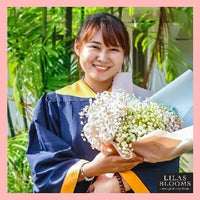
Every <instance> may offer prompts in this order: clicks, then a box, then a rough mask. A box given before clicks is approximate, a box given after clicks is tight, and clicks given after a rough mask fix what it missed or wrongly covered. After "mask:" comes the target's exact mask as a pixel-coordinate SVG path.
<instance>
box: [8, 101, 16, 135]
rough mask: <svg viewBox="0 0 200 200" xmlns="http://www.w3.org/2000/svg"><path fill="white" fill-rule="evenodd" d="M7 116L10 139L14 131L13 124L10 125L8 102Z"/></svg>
mask: <svg viewBox="0 0 200 200" xmlns="http://www.w3.org/2000/svg"><path fill="white" fill-rule="evenodd" d="M7 116H8V127H9V130H10V135H11V137H14V136H15V131H14V127H13V123H12V118H11V114H10V108H9V104H8V101H7Z"/></svg>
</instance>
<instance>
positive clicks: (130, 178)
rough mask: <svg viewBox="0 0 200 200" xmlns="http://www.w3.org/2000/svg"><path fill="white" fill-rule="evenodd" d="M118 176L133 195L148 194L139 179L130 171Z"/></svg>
mask: <svg viewBox="0 0 200 200" xmlns="http://www.w3.org/2000/svg"><path fill="white" fill-rule="evenodd" d="M120 175H121V176H122V177H123V179H124V180H125V181H126V182H127V183H128V185H129V186H130V187H131V189H132V190H133V191H134V192H135V193H150V191H149V190H148V189H147V187H146V186H145V185H144V183H143V182H142V181H141V180H140V178H139V177H138V176H137V175H136V174H135V173H134V172H132V171H131V170H128V171H126V172H120Z"/></svg>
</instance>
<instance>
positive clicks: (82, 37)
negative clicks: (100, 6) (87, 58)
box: [77, 13, 130, 57]
mask: <svg viewBox="0 0 200 200" xmlns="http://www.w3.org/2000/svg"><path fill="white" fill-rule="evenodd" d="M100 29H101V30H102V35H103V41H104V44H105V45H106V46H119V45H120V46H121V47H122V49H123V50H124V56H125V57H128V56H129V53H130V44H129V35H128V32H127V30H126V27H125V25H124V23H123V22H122V21H121V20H120V19H118V18H117V17H115V16H113V15H110V14H108V13H98V14H94V15H92V16H90V17H88V18H87V19H86V20H85V22H84V23H83V25H82V27H81V28H80V30H79V32H78V35H77V41H78V43H79V45H80V46H81V45H82V44H84V43H85V42H88V41H89V40H90V39H91V38H92V37H93V36H94V34H95V33H96V32H97V31H98V30H100Z"/></svg>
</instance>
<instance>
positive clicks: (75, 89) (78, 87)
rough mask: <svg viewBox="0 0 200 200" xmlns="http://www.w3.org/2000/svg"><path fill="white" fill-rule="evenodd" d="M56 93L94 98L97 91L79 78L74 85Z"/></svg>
mask: <svg viewBox="0 0 200 200" xmlns="http://www.w3.org/2000/svg"><path fill="white" fill-rule="evenodd" d="M56 93H58V94H62V95H71V96H76V97H85V98H92V97H94V96H95V95H96V93H95V92H94V91H93V90H92V89H91V88H90V87H89V86H88V85H87V84H86V83H85V82H84V81H83V80H79V81H77V82H75V83H73V84H72V85H68V86H65V87H64V88H61V89H59V90H56Z"/></svg>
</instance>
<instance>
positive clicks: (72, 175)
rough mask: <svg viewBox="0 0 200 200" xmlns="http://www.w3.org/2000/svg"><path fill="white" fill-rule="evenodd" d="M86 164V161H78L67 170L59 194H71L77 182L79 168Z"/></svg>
mask: <svg viewBox="0 0 200 200" xmlns="http://www.w3.org/2000/svg"><path fill="white" fill-rule="evenodd" d="M85 162H88V161H87V160H79V161H78V162H77V163H76V164H74V165H72V167H70V168H69V170H68V172H67V174H66V176H65V179H64V181H63V184H62V188H61V190H60V193H73V192H74V189H75V187H76V183H77V181H78V176H79V172H80V168H81V166H82V164H83V163H85Z"/></svg>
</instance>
